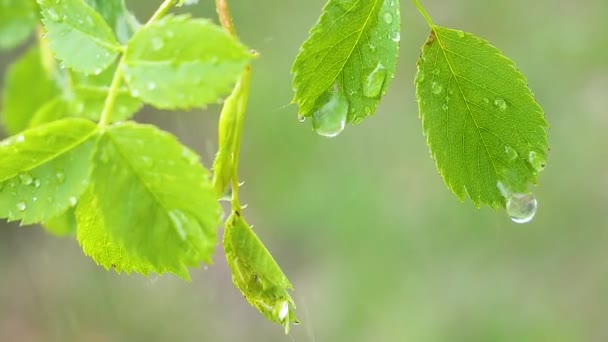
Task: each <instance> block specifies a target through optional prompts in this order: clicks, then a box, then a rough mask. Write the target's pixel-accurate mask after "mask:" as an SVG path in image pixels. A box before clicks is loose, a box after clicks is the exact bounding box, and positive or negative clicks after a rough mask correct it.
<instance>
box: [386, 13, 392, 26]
mask: <svg viewBox="0 0 608 342" xmlns="http://www.w3.org/2000/svg"><path fill="white" fill-rule="evenodd" d="M384 21H385V22H386V23H387V24H390V23H392V22H393V15H392V14H390V13H388V12H387V13H384Z"/></svg>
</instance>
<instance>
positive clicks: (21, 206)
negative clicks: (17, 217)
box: [16, 202, 27, 211]
mask: <svg viewBox="0 0 608 342" xmlns="http://www.w3.org/2000/svg"><path fill="white" fill-rule="evenodd" d="M16 206H17V210H19V211H25V209H27V205H25V202H18V203H17V205H16Z"/></svg>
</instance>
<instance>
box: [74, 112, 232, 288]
mask: <svg viewBox="0 0 608 342" xmlns="http://www.w3.org/2000/svg"><path fill="white" fill-rule="evenodd" d="M93 163H94V167H93V173H92V182H91V189H90V193H89V194H87V196H88V198H87V200H86V201H85V200H82V201H80V202H79V205H78V208H77V210H76V216H77V220H78V234H77V235H78V241H79V242H80V244H81V245H82V247H83V250H84V252H85V254H87V255H89V256H91V257H93V259H94V260H95V261H96V262H97V263H98V264H100V265H103V266H105V267H106V268H110V267H114V268H115V269H116V270H117V271H126V272H131V271H136V272H139V273H143V274H148V273H150V272H156V273H159V274H160V273H164V272H171V273H174V274H176V275H178V276H180V277H182V278H185V279H189V273H188V269H187V267H190V266H198V265H199V264H200V263H201V262H206V263H210V262H211V257H212V255H213V251H214V247H215V245H216V243H217V226H218V224H219V223H220V214H221V213H220V207H219V204H218V203H217V198H216V196H215V193H214V191H213V188H212V187H211V184H210V182H209V174H208V171H207V170H205V168H203V167H202V166H201V164H200V163H199V158H198V156H197V155H196V154H194V152H192V151H191V150H190V149H188V148H186V147H184V146H182V145H181V144H180V143H179V142H178V141H177V139H176V138H175V137H173V136H171V135H169V134H168V133H165V132H162V131H159V130H158V129H156V128H155V127H153V126H147V125H137V124H135V123H124V124H117V125H114V126H111V127H109V128H108V129H107V130H106V131H105V133H104V134H103V135H102V136H101V138H100V141H99V144H98V149H97V152H96V154H95V157H94V162H93Z"/></svg>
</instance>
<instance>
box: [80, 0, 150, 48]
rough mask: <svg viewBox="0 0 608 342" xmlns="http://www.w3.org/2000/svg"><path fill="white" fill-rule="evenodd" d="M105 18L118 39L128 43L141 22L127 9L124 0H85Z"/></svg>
mask: <svg viewBox="0 0 608 342" xmlns="http://www.w3.org/2000/svg"><path fill="white" fill-rule="evenodd" d="M85 1H86V3H87V4H88V5H89V6H91V7H92V8H93V9H95V10H96V11H97V12H99V14H101V16H102V17H103V18H104V19H105V21H106V23H108V26H110V27H111V28H112V29H113V30H114V33H115V34H116V37H117V38H118V41H120V42H121V43H123V44H126V43H127V41H128V40H129V38H131V36H132V35H133V33H134V32H135V31H137V29H138V28H139V26H140V24H139V23H138V22H137V19H135V16H133V14H131V12H129V10H127V7H126V6H125V2H124V0H85Z"/></svg>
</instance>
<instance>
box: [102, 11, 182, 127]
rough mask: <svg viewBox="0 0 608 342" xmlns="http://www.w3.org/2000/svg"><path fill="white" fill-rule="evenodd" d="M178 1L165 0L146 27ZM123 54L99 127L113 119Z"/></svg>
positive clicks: (123, 58) (121, 75)
mask: <svg viewBox="0 0 608 342" xmlns="http://www.w3.org/2000/svg"><path fill="white" fill-rule="evenodd" d="M176 3H177V0H165V1H164V2H163V3H162V4H161V5H160V7H159V8H158V9H157V10H156V12H154V14H153V15H152V17H150V20H148V22H147V23H146V25H145V26H148V25H150V24H151V23H153V22H155V21H157V20H159V19H160V18H162V17H164V16H165V15H166V14H167V12H169V10H170V9H171V7H173V6H175V4H176ZM122 51H123V54H122V56H121V57H120V60H118V64H117V65H116V71H114V76H113V77H112V83H111V84H110V90H109V91H108V96H107V97H106V100H105V102H104V104H103V110H102V111H101V118H100V119H99V126H100V127H104V126H107V125H108V124H109V123H110V120H111V118H112V111H113V110H114V103H115V102H116V96H117V95H118V90H119V89H120V84H121V83H122V77H123V70H122V66H123V65H124V62H125V55H124V48H122Z"/></svg>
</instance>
